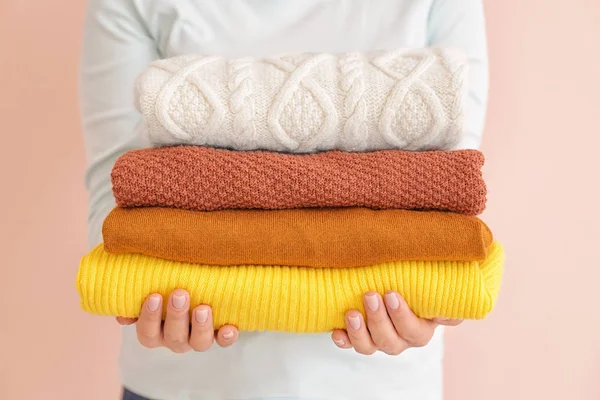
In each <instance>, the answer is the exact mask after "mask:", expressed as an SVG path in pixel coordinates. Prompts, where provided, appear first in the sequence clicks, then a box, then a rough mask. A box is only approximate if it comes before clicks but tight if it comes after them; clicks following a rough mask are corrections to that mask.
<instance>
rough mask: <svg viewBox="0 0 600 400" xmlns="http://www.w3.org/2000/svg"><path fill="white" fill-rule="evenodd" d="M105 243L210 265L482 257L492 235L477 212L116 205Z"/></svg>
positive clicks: (105, 229)
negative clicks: (123, 206) (182, 208)
mask: <svg viewBox="0 0 600 400" xmlns="http://www.w3.org/2000/svg"><path fill="white" fill-rule="evenodd" d="M102 233H103V236H104V249H105V250H106V251H107V252H109V253H117V254H124V253H139V254H146V255H149V256H154V257H159V258H164V259H167V260H172V261H182V262H190V263H196V264H208V265H238V264H250V265H294V266H306V267H337V268H344V267H346V268H348V267H356V266H363V265H373V264H380V263H384V262H389V261H400V260H422V261H433V260H438V261H440V260H449V261H472V260H483V259H484V258H485V257H486V255H487V250H488V247H489V246H490V245H491V244H492V234H491V232H490V230H489V229H488V227H487V226H486V225H485V224H484V223H483V222H482V221H481V220H480V219H479V218H477V217H469V216H466V215H460V214H454V213H443V212H436V211H406V210H369V209H366V208H329V209H296V210H225V211H212V212H204V211H187V210H179V209H174V208H115V209H114V210H113V211H112V212H111V213H110V214H109V215H108V217H107V218H106V219H105V220H104V226H103V228H102Z"/></svg>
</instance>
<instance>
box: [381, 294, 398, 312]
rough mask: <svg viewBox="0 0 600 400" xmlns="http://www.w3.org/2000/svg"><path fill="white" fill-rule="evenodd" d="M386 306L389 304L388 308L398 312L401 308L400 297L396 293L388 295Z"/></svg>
mask: <svg viewBox="0 0 600 400" xmlns="http://www.w3.org/2000/svg"><path fill="white" fill-rule="evenodd" d="M385 304H387V306H388V307H389V308H391V309H392V310H396V309H397V308H398V307H399V306H400V301H398V295H397V294H396V293H386V294H385Z"/></svg>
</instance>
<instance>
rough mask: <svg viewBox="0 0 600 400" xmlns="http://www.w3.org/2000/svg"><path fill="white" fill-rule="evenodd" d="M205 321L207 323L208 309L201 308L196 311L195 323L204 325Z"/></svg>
mask: <svg viewBox="0 0 600 400" xmlns="http://www.w3.org/2000/svg"><path fill="white" fill-rule="evenodd" d="M206 321H208V309H206V308H203V309H200V310H196V322H198V323H199V324H204V323H206Z"/></svg>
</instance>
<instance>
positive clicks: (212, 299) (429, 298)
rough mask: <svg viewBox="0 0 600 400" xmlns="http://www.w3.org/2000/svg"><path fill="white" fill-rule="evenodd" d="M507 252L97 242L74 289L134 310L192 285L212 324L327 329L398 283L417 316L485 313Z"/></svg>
mask: <svg viewBox="0 0 600 400" xmlns="http://www.w3.org/2000/svg"><path fill="white" fill-rule="evenodd" d="M503 261H504V253H503V249H502V246H501V245H500V244H499V243H497V242H494V243H493V244H492V246H491V248H490V251H489V253H488V257H487V258H486V259H485V260H483V261H467V262H463V261H399V262H391V263H386V264H378V265H374V266H368V267H356V268H306V267H285V266H283V267H280V266H204V265H197V264H189V263H181V262H175V261H167V260H163V259H158V258H153V257H150V256H145V255H140V254H110V253H107V252H106V251H105V250H104V248H103V245H99V246H98V247H96V248H95V249H94V250H92V251H91V252H90V253H89V254H88V255H86V256H85V257H83V259H82V260H81V265H80V268H79V273H78V276H77V290H78V291H79V293H80V295H81V305H82V307H83V309H84V310H85V311H88V312H91V313H94V314H100V315H113V316H122V317H137V316H138V315H139V312H140V309H141V306H142V303H143V301H144V299H145V298H146V297H147V296H148V295H150V294H152V293H160V294H162V295H163V296H167V295H168V294H169V293H170V292H171V291H173V290H174V289H177V288H181V289H185V290H187V291H188V292H189V293H190V296H191V299H190V305H191V308H193V307H195V306H197V305H199V304H208V305H210V306H211V307H212V309H213V316H214V324H215V328H219V327H220V326H222V325H224V324H233V325H235V326H237V327H238V328H239V329H240V330H244V331H262V330H270V331H286V332H299V333H303V332H329V331H331V330H333V329H336V328H343V327H344V325H345V324H344V313H345V312H346V311H348V310H351V309H357V310H360V311H361V312H362V311H364V308H363V303H362V296H363V295H364V293H366V292H368V291H369V290H375V291H378V292H379V293H385V292H386V291H388V290H397V291H398V292H399V293H400V294H401V295H402V296H403V297H404V298H405V299H406V301H407V303H408V305H409V306H410V308H411V309H412V310H413V311H414V312H415V314H417V315H418V316H420V317H423V318H432V317H447V318H461V319H462V318H464V319H481V318H483V317H485V316H486V315H487V314H488V313H489V312H490V311H491V309H492V307H493V306H494V303H495V301H496V297H497V295H498V290H499V288H500V280H501V277H502V268H503Z"/></svg>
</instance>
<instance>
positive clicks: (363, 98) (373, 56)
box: [136, 48, 468, 153]
mask: <svg viewBox="0 0 600 400" xmlns="http://www.w3.org/2000/svg"><path fill="white" fill-rule="evenodd" d="M466 77H467V64H466V58H465V57H464V56H463V54H462V53H460V52H457V51H451V50H447V49H441V48H434V49H414V50H410V49H407V50H396V51H390V52H372V53H345V54H339V55H337V54H327V53H296V54H284V55H279V56H275V57H268V58H262V59H254V58H238V59H230V60H228V59H225V58H223V57H215V56H203V55H184V56H179V57H174V58H169V59H164V60H158V61H155V62H153V63H152V64H151V65H150V66H149V68H148V69H147V70H146V71H145V72H144V73H142V74H141V76H140V77H139V79H138V80H137V85H136V93H137V104H138V108H139V110H140V111H141V112H142V114H143V116H144V119H145V122H146V124H147V125H148V131H149V135H150V140H151V142H152V143H153V144H155V145H174V144H195V145H207V146H215V147H226V148H232V149H236V150H253V149H264V150H273V151H285V152H296V153H304V152H314V151H319V150H331V149H341V150H346V151H368V150H380V149H392V148H396V149H407V150H427V149H450V148H453V147H454V146H455V145H456V144H457V143H458V142H459V140H460V139H461V134H462V131H463V130H462V128H463V121H464V118H463V109H464V105H465V103H466V97H465V96H466V95H467V93H468V90H467V79H466Z"/></svg>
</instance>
